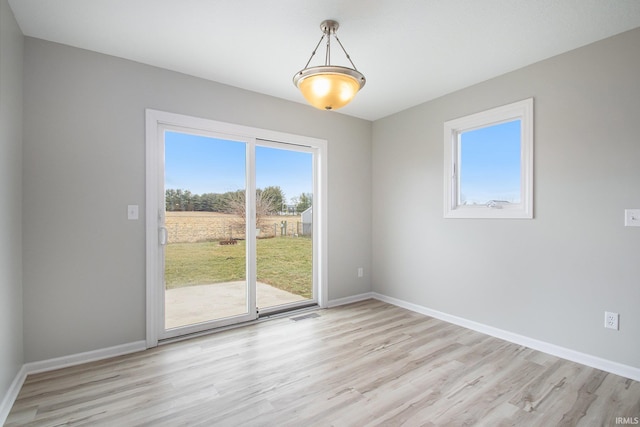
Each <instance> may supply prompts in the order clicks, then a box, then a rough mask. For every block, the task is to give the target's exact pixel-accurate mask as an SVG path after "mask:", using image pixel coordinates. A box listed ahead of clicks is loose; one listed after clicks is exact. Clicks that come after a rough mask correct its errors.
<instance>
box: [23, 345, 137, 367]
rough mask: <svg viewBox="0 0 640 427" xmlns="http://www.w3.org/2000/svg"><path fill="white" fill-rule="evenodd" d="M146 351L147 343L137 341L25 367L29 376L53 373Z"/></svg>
mask: <svg viewBox="0 0 640 427" xmlns="http://www.w3.org/2000/svg"><path fill="white" fill-rule="evenodd" d="M146 349H147V346H146V342H145V341H135V342H131V343H128V344H121V345H116V346H113V347H107V348H101V349H98V350H92V351H86V352H84V353H76V354H70V355H68V356H62V357H55V358H53V359H47V360H41V361H39V362H29V363H25V364H24V367H25V369H26V372H27V375H29V374H37V373H40V372H48V371H53V370H54V369H61V368H68V367H69V366H76V365H82V364H83V363H89V362H95V361H97V360H104V359H109V358H111V357H116V356H123V355H125V354H130V353H137V352H139V351H144V350H146Z"/></svg>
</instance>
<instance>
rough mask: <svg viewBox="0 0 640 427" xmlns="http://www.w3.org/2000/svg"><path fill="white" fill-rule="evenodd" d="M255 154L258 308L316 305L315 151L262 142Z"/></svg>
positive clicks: (273, 308)
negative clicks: (314, 241)
mask: <svg viewBox="0 0 640 427" xmlns="http://www.w3.org/2000/svg"><path fill="white" fill-rule="evenodd" d="M255 155H256V162H255V167H256V183H257V193H256V220H257V229H256V255H257V262H256V267H257V283H256V291H257V305H258V310H259V313H260V314H266V313H271V312H274V311H282V310H286V309H288V308H292V307H299V306H301V305H308V304H314V303H316V302H317V295H316V294H317V292H316V290H315V289H316V286H315V283H314V277H315V276H314V262H313V259H314V257H313V238H314V236H313V228H314V227H313V199H314V194H313V193H314V154H313V150H312V149H310V148H308V147H297V146H293V145H288V144H277V143H270V142H267V141H258V145H257V147H256V150H255Z"/></svg>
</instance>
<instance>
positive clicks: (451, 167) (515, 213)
mask: <svg viewBox="0 0 640 427" xmlns="http://www.w3.org/2000/svg"><path fill="white" fill-rule="evenodd" d="M512 120H520V124H521V125H520V199H521V200H520V203H517V204H496V207H497V208H494V207H489V206H468V205H460V204H458V202H459V198H458V196H459V194H458V192H459V180H460V171H459V169H460V149H459V146H460V143H459V141H460V138H459V137H460V135H461V134H462V133H463V132H467V131H471V130H475V129H480V128H484V127H489V126H494V125H498V124H501V123H505V122H509V121H512ZM444 217H445V218H517V219H531V218H533V98H528V99H525V100H522V101H518V102H514V103H512V104H508V105H503V106H501V107H496V108H492V109H490V110H486V111H481V112H479V113H475V114H471V115H468V116H465V117H460V118H457V119H453V120H448V121H446V122H445V123H444Z"/></svg>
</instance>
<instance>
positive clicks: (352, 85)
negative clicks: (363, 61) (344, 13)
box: [293, 19, 366, 110]
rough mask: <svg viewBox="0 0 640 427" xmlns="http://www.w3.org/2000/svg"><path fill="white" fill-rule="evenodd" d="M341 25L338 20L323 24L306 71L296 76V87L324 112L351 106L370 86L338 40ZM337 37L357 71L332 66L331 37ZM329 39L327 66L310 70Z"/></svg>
mask: <svg viewBox="0 0 640 427" xmlns="http://www.w3.org/2000/svg"><path fill="white" fill-rule="evenodd" d="M338 27H339V24H338V22H337V21H333V20H330V19H328V20H325V21H322V23H321V24H320V29H321V30H322V37H321V38H320V41H319V42H318V44H317V45H316V47H315V49H314V50H313V52H312V53H311V58H309V60H308V61H307V65H305V67H304V69H302V70H301V71H298V72H297V73H296V75H295V76H293V84H295V85H296V87H297V88H298V89H300V92H302V95H303V96H304V97H305V99H306V100H307V102H309V104H311V105H313V106H314V107H316V108H319V109H321V110H337V109H338V108H341V107H344V106H345V105H347V104H348V103H349V102H351V100H352V99H353V97H354V96H356V93H358V91H359V90H360V89H362V87H363V86H364V84H365V83H366V79H365V78H364V76H363V75H362V73H361V72H359V71H358V70H356V66H355V65H353V61H351V57H349V54H348V53H347V51H346V50H345V48H344V46H342V43H341V42H340V39H338V36H337V35H336V31H338ZM332 36H333V37H334V38H335V39H336V41H337V42H338V44H339V45H340V47H341V48H342V51H343V52H344V54H345V55H346V57H347V59H348V60H349V62H350V63H351V65H352V66H353V68H348V67H341V66H338V65H331V37H332ZM325 37H326V39H327V42H326V47H327V50H326V53H325V62H324V65H320V66H316V67H309V63H310V62H311V60H312V59H313V56H314V55H315V54H316V50H318V46H320V43H322V40H324V39H325Z"/></svg>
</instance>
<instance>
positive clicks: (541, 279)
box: [372, 29, 640, 368]
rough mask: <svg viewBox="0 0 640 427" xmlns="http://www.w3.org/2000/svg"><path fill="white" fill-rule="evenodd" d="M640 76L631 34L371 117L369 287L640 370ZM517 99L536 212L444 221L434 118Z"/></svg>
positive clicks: (438, 124)
mask: <svg viewBox="0 0 640 427" xmlns="http://www.w3.org/2000/svg"><path fill="white" fill-rule="evenodd" d="M639 76H640V29H636V30H633V31H630V32H627V33H623V34H621V35H619V36H616V37H613V38H610V39H606V40H604V41H601V42H598V43H595V44H593V45H589V46H586V47H584V48H580V49H578V50H575V51H572V52H569V53H567V54H563V55H561V56H558V57H554V58H551V59H549V60H546V61H543V62H540V63H537V64H534V65H532V66H529V67H526V68H524V69H521V70H518V71H515V72H512V73H509V74H506V75H503V76H501V77H498V78H496V79H492V80H490V81H487V82H484V83H482V84H478V85H476V86H473V87H470V88H467V89H464V90H462V91H459V92H456V93H453V94H450V95H447V96H445V97H442V98H440V99H437V100H434V101H432V102H428V103H425V104H422V105H419V106H416V107H414V108H411V109H409V110H406V111H403V112H401V113H398V114H396V115H393V116H390V117H387V118H384V119H382V120H378V121H376V122H375V123H374V125H373V230H374V231H373V254H372V256H373V266H374V271H373V290H374V291H375V292H379V293H382V294H384V295H388V296H391V297H394V298H399V299H401V300H404V301H408V302H411V303H415V304H418V305H422V306H424V307H428V308H431V309H434V310H438V311H441V312H444V313H448V314H451V315H455V316H459V317H462V318H465V319H469V320H473V321H476V322H480V323H482V324H485V325H489V326H493V327H497V328H500V329H503V330H506V331H511V332H514V333H518V334H522V335H525V336H528V337H531V338H535V339H539V340H542V341H545V342H549V343H552V344H556V345H559V346H563V347H567V348H569V349H573V350H576V351H579V352H583V353H587V354H591V355H595V356H599V357H602V358H605V359H608V360H612V361H617V362H620V363H623V364H626V365H630V366H633V367H637V368H640V339H638V337H640V310H639V307H640V305H639V304H640V283H639V280H640V228H625V227H623V211H624V209H625V208H640V189H639V184H640V136H639V135H640V128H639V127H638V123H639V120H640V77H639ZM426 78H428V77H426ZM528 97H534V98H535V119H534V120H535V128H534V129H535V155H534V159H535V165H534V175H535V177H534V186H535V188H534V199H535V212H534V214H535V219H533V220H465V219H447V220H445V219H443V176H442V175H443V144H444V143H443V122H444V121H446V120H449V119H453V118H457V117H460V116H464V115H467V114H470V113H474V112H477V111H481V110H484V109H488V108H491V107H495V106H499V105H503V104H506V103H510V102H513V101H518V100H521V99H525V98H528ZM605 310H608V311H614V312H618V313H620V331H619V332H616V331H612V330H607V329H604V328H603V323H604V320H603V319H604V311H605Z"/></svg>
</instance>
